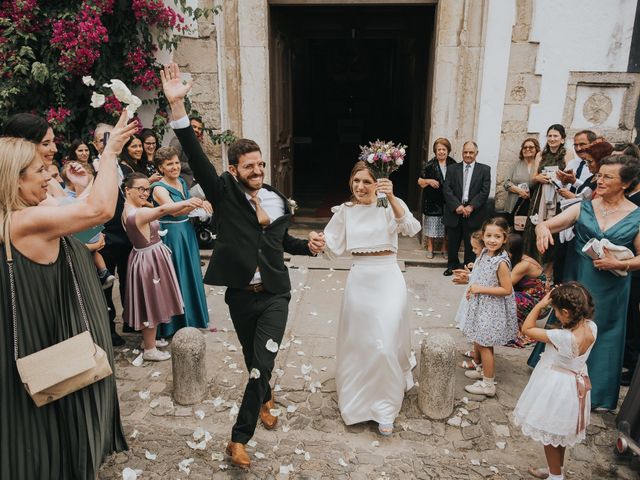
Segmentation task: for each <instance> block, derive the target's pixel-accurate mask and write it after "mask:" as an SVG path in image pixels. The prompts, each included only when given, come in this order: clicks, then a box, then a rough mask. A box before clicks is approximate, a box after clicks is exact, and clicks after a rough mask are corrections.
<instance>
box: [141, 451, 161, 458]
mask: <svg viewBox="0 0 640 480" xmlns="http://www.w3.org/2000/svg"><path fill="white" fill-rule="evenodd" d="M144 456H145V457H146V458H147V460H155V459H156V458H158V454H157V453H151V452H150V451H149V450H145V451H144Z"/></svg>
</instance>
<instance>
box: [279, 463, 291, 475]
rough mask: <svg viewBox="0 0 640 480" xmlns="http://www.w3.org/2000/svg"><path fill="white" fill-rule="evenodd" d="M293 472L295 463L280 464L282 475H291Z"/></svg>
mask: <svg viewBox="0 0 640 480" xmlns="http://www.w3.org/2000/svg"><path fill="white" fill-rule="evenodd" d="M291 472H293V464H291V463H290V464H289V465H280V475H289V474H290V473H291Z"/></svg>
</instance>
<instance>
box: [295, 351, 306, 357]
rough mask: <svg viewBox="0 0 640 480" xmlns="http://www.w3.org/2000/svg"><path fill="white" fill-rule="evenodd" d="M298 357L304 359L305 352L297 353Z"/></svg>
mask: <svg viewBox="0 0 640 480" xmlns="http://www.w3.org/2000/svg"><path fill="white" fill-rule="evenodd" d="M296 355H298V356H299V357H304V352H303V351H302V350H298V351H297V352H296Z"/></svg>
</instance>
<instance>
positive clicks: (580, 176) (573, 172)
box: [556, 130, 598, 198]
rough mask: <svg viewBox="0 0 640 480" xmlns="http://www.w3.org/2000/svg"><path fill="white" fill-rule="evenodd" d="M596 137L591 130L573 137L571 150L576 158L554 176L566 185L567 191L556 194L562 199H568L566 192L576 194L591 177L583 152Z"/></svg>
mask: <svg viewBox="0 0 640 480" xmlns="http://www.w3.org/2000/svg"><path fill="white" fill-rule="evenodd" d="M597 138H598V136H597V135H596V134H595V132H593V131H591V130H581V131H579V132H578V133H576V134H575V135H574V137H573V149H574V150H575V152H576V157H575V158H573V159H571V160H570V161H569V163H568V164H567V168H566V169H565V170H564V171H562V170H558V172H557V173H556V176H557V177H558V180H560V181H561V182H562V183H563V184H568V185H569V188H568V189H560V190H558V193H559V194H560V196H561V197H563V198H570V196H569V195H567V192H571V193H576V192H577V191H578V189H579V188H580V186H581V185H582V184H583V183H584V181H585V180H587V179H588V178H589V177H591V172H590V171H589V168H588V166H587V163H586V161H585V158H584V157H585V154H584V150H585V149H586V148H588V147H589V146H591V144H593V143H594V142H595V141H596V140H597Z"/></svg>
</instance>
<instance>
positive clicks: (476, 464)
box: [471, 458, 480, 467]
mask: <svg viewBox="0 0 640 480" xmlns="http://www.w3.org/2000/svg"><path fill="white" fill-rule="evenodd" d="M471 465H475V466H476V467H478V466H480V460H478V459H475V458H472V459H471Z"/></svg>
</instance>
